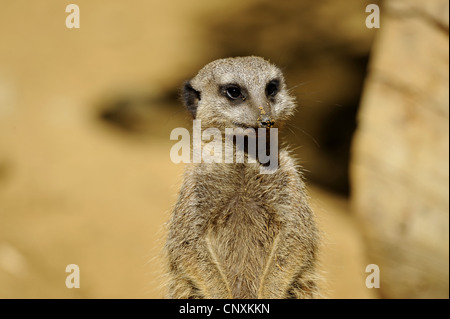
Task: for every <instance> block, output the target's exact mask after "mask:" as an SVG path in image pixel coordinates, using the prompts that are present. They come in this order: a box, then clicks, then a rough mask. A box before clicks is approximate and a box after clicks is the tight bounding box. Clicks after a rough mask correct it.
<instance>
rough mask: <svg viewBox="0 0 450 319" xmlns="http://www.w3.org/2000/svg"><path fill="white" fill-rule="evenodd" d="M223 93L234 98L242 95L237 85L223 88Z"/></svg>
mask: <svg viewBox="0 0 450 319" xmlns="http://www.w3.org/2000/svg"><path fill="white" fill-rule="evenodd" d="M225 94H226V96H227V97H228V98H230V99H233V100H236V99H237V98H239V97H241V96H242V92H241V89H240V88H239V87H237V86H229V87H227V88H225Z"/></svg>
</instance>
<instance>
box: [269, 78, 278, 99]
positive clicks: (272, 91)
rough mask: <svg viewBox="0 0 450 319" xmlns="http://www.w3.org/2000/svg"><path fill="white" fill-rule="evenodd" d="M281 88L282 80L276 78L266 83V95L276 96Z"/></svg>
mask: <svg viewBox="0 0 450 319" xmlns="http://www.w3.org/2000/svg"><path fill="white" fill-rule="evenodd" d="M279 90H280V80H278V79H274V80H272V81H270V82H269V83H267V85H266V95H267V96H269V97H274V96H275V95H277V93H278V91H279Z"/></svg>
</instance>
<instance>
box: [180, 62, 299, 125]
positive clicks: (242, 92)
mask: <svg viewBox="0 0 450 319" xmlns="http://www.w3.org/2000/svg"><path fill="white" fill-rule="evenodd" d="M183 97H184V101H185V104H186V107H187V108H188V110H189V111H190V112H191V113H192V115H193V117H194V118H195V119H199V120H201V121H202V126H203V127H216V128H219V129H223V128H227V127H230V128H235V127H241V128H270V127H279V126H280V124H282V122H284V121H285V120H286V119H287V118H288V117H289V116H290V115H292V113H293V111H294V109H295V100H294V98H293V97H291V96H290V95H289V93H288V91H287V89H286V85H285V81H284V77H283V74H282V73H281V71H280V69H278V68H277V67H276V66H274V65H273V64H271V63H269V62H267V61H266V60H264V59H263V58H259V57H253V56H252V57H237V58H227V59H220V60H216V61H213V62H211V63H209V64H207V65H206V66H205V67H204V68H203V69H201V70H200V71H199V73H198V74H197V75H196V76H195V77H194V78H193V79H192V80H190V81H189V82H187V83H186V84H185V86H184V92H183Z"/></svg>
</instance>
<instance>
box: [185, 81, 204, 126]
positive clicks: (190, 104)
mask: <svg viewBox="0 0 450 319" xmlns="http://www.w3.org/2000/svg"><path fill="white" fill-rule="evenodd" d="M183 100H184V104H185V105H186V108H187V109H188V110H189V112H191V114H192V116H193V117H194V119H195V116H196V114H197V107H198V101H200V100H201V96H200V92H199V91H197V90H195V89H194V88H193V87H192V85H191V83H190V82H189V81H187V82H186V83H185V84H184V88H183Z"/></svg>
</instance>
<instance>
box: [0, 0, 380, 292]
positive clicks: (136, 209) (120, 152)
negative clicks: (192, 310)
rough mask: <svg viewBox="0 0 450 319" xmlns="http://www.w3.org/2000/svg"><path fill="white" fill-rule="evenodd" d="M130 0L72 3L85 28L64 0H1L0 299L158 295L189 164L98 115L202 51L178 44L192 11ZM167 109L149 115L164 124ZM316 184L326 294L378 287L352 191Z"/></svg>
mask: <svg viewBox="0 0 450 319" xmlns="http://www.w3.org/2000/svg"><path fill="white" fill-rule="evenodd" d="M131 2H132V3H131V4H130V6H129V7H126V8H125V7H124V6H123V3H122V2H121V1H96V2H95V3H92V2H89V1H81V0H80V1H77V3H78V4H79V5H80V7H81V8H82V20H81V21H82V22H81V23H82V24H81V29H79V30H68V29H66V28H65V25H64V21H65V17H66V13H65V12H64V9H65V4H64V3H62V2H61V1H50V0H49V1H46V5H39V4H34V3H33V4H30V3H29V2H28V1H7V2H5V3H4V4H2V7H3V8H2V10H1V11H0V38H1V39H2V43H1V44H0V298H160V297H162V296H163V289H162V283H163V280H162V278H161V274H162V259H161V248H162V244H163V241H164V233H165V232H164V223H165V222H166V221H167V220H168V216H169V213H170V210H171V207H172V206H173V204H174V202H175V200H176V195H177V191H178V187H179V185H180V182H181V173H182V169H183V167H182V166H181V165H175V164H173V163H172V162H171V161H170V159H169V150H170V147H171V145H172V144H171V141H170V140H169V136H168V135H167V137H166V138H159V137H158V138H157V137H154V138H145V139H139V138H130V137H128V136H126V135H124V134H122V133H120V132H118V131H116V130H114V129H113V128H110V127H108V126H106V125H104V124H102V123H100V122H99V121H98V120H97V119H96V118H95V116H94V115H95V114H96V109H95V106H94V105H95V101H96V100H98V99H99V98H100V99H101V98H102V97H103V96H105V95H106V96H107V95H109V94H111V93H116V92H117V91H120V90H127V89H128V88H130V87H132V88H135V87H136V86H138V87H143V86H148V87H152V89H154V90H159V89H161V87H164V85H165V84H164V83H166V82H167V81H169V79H170V78H173V74H176V73H177V70H180V69H182V68H189V66H190V64H189V63H193V62H192V61H195V60H196V59H198V57H197V56H198V55H197V53H198V50H201V43H198V45H197V46H195V45H194V46H192V45H191V46H184V44H187V43H189V44H192V43H197V42H195V41H197V40H196V38H195V37H194V36H193V35H192V32H193V31H196V29H195V27H191V28H190V29H189V28H188V27H187V26H189V21H191V20H192V19H194V17H195V14H196V13H198V12H197V11H195V6H193V5H192V4H191V3H189V4H188V2H183V1H173V2H170V3H167V4H165V3H163V2H159V3H158V10H156V9H155V10H154V8H153V7H152V4H151V3H149V2H145V1H131ZM204 3H206V2H205V1H203V2H202V4H204ZM212 7H213V5H209V6H208V5H203V6H202V8H203V9H202V10H211V9H212ZM169 13H170V14H169ZM180 48H186V50H187V54H186V52H184V54H181V53H180ZM196 50H197V51H196ZM189 61H190V62H189ZM171 112H173V111H169V110H168V111H166V112H161V113H158V118H157V120H156V121H157V122H158V123H159V125H160V126H161V127H165V128H166V129H167V130H168V131H170V129H171V128H174V127H175V126H174V125H176V123H177V122H176V120H175V119H173V118H172V115H173V113H171ZM163 135H164V134H163ZM310 190H311V197H312V204H313V206H314V208H315V211H316V213H317V215H318V219H319V223H320V226H321V230H322V231H323V233H324V243H323V248H322V254H321V255H322V261H321V268H322V274H323V277H324V289H323V291H324V296H325V297H328V298H373V297H376V294H375V292H374V291H373V290H370V289H367V288H366V287H365V284H364V283H365V275H366V274H365V273H364V270H365V266H366V265H367V264H369V263H370V262H368V261H367V260H365V255H364V247H363V243H362V240H361V236H360V233H359V231H358V227H357V225H356V224H355V222H354V220H353V219H352V217H351V214H350V212H349V208H348V202H347V199H346V198H340V197H337V196H335V195H332V194H329V193H327V192H325V191H323V190H321V189H320V188H317V187H313V186H311V188H310ZM68 264H77V265H79V267H80V272H81V273H80V284H81V288H80V289H68V288H66V286H65V279H66V276H67V275H68V274H67V273H66V272H65V268H66V266H67V265H68Z"/></svg>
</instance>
